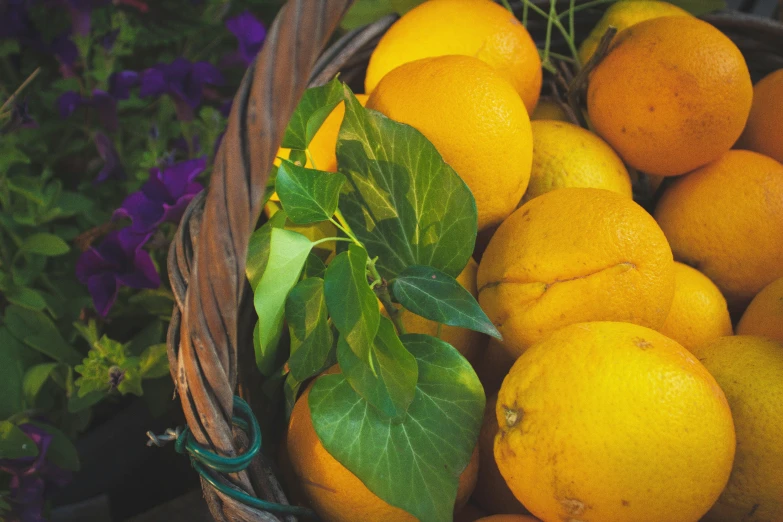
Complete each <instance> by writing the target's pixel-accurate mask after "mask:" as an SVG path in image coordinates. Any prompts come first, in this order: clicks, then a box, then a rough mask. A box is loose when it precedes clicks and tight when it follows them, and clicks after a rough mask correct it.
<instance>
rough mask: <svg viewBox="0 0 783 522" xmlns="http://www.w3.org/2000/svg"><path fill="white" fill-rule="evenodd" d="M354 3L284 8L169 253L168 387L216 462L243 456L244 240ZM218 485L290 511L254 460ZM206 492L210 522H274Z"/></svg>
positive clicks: (294, 2)
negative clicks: (239, 432) (238, 401)
mask: <svg viewBox="0 0 783 522" xmlns="http://www.w3.org/2000/svg"><path fill="white" fill-rule="evenodd" d="M352 1H353V0H290V1H288V2H287V3H286V5H284V6H283V8H282V9H281V11H280V12H279V14H278V16H277V18H276V19H275V21H274V23H273V25H272V27H271V29H270V31H269V33H268V35H267V38H266V42H265V44H264V46H263V48H262V50H261V52H260V53H259V55H258V56H257V57H256V60H255V62H254V64H253V65H251V66H250V68H249V69H248V71H247V72H246V74H245V77H244V78H243V80H242V84H241V85H240V87H239V90H238V92H237V94H236V96H235V97H234V103H233V107H232V109H231V115H230V116H229V119H228V126H227V129H226V133H225V135H224V137H223V140H222V143H221V145H220V148H219V150H218V152H217V154H216V156H215V164H214V169H213V172H212V178H211V181H210V184H209V190H208V194H207V195H206V196H200V197H197V198H194V200H193V201H192V203H191V205H190V206H189V207H188V210H187V211H186V213H185V215H184V216H183V219H182V222H181V225H180V228H179V230H178V231H177V237H176V238H175V240H174V243H173V244H172V247H171V250H170V252H169V263H168V264H169V277H170V279H171V284H172V289H173V291H174V294H175V297H176V301H177V304H176V305H175V307H174V311H173V314H172V322H171V325H170V327H169V338H168V347H169V361H170V364H171V374H172V378H173V379H174V382H175V384H176V387H177V392H178V394H179V396H180V400H181V402H182V408H183V410H184V412H185V418H186V420H187V423H188V426H189V428H190V431H191V432H192V434H193V436H194V437H195V439H196V441H198V443H200V444H202V445H204V446H206V447H209V448H212V449H213V450H214V451H215V452H217V453H218V454H220V455H224V456H229V457H230V456H235V455H237V454H239V453H241V452H242V447H243V441H241V440H240V441H237V440H235V435H236V434H235V432H233V431H232V412H233V397H234V391H235V389H236V387H237V373H238V364H237V361H238V352H239V349H240V348H241V349H242V351H245V350H246V348H247V347H246V346H241V345H242V344H243V343H246V342H247V338H248V337H247V335H246V333H245V332H243V331H241V327H242V326H243V323H244V322H246V321H243V319H245V320H246V319H247V315H248V314H247V313H246V310H247V308H248V307H247V306H242V305H243V303H244V304H247V300H248V299H249V298H252V295H249V294H250V292H249V291H248V289H249V287H248V284H247V279H246V276H245V258H246V255H247V245H248V241H249V238H250V234H251V233H252V232H253V230H254V229H255V227H256V223H257V221H258V218H259V215H260V211H261V198H262V196H263V193H264V189H265V185H266V181H267V177H268V174H269V171H270V170H271V168H272V164H273V159H274V157H275V155H276V153H277V150H278V147H279V145H280V142H281V141H282V136H283V133H284V131H285V128H286V126H287V124H288V120H289V119H290V117H291V115H292V114H293V111H294V109H295V107H296V105H297V103H298V101H299V99H300V97H301V96H302V93H303V92H304V90H305V88H306V87H307V84H308V81H309V79H310V74H311V72H312V71H313V68H314V66H315V64H316V60H317V59H318V57H319V55H320V54H321V52H322V50H323V48H324V46H325V44H326V43H327V40H328V38H329V36H330V35H331V34H332V32H333V31H334V30H335V28H336V27H337V24H338V23H339V21H340V19H341V18H342V16H343V15H344V14H345V12H346V11H347V9H348V7H350V5H351V3H352ZM202 204H203V210H202V207H201V205H202ZM199 243H200V244H199ZM243 309H244V311H243ZM250 309H251V310H252V307H250ZM260 458H263V457H260ZM222 480H227V481H229V482H230V483H231V484H233V485H234V486H235V487H238V488H240V489H241V490H243V491H245V492H246V493H248V494H250V495H254V496H257V497H259V498H266V499H269V500H272V501H274V502H279V503H287V501H286V499H285V495H284V494H283V493H282V490H281V488H280V487H279V485H278V484H277V482H276V480H275V478H274V476H273V475H272V473H271V472H269V470H268V467H267V466H263V465H261V463H259V458H257V459H255V462H254V465H251V467H250V468H249V469H248V470H246V471H243V472H239V473H235V474H231V475H227V476H224V477H223V478H222ZM202 485H203V486H204V493H205V496H206V497H207V501H208V503H209V505H210V511H211V512H212V515H213V517H214V518H215V520H218V521H223V520H226V521H229V520H230V521H247V522H251V521H252V522H257V521H260V520H279V519H278V518H277V517H275V516H274V515H271V514H269V513H264V512H261V511H258V510H255V509H252V508H249V507H247V506H243V505H241V504H238V503H237V502H235V501H233V500H231V499H229V498H228V497H226V496H224V495H222V494H220V493H219V492H217V491H216V490H214V488H212V487H211V486H209V485H207V484H206V483H204V482H203V481H202Z"/></svg>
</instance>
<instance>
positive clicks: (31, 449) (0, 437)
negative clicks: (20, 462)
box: [0, 421, 38, 459]
mask: <svg viewBox="0 0 783 522" xmlns="http://www.w3.org/2000/svg"><path fill="white" fill-rule="evenodd" d="M37 456H38V446H36V445H35V441H33V439H31V438H30V437H28V436H27V435H25V433H24V432H23V431H22V430H21V429H19V427H17V426H16V425H15V424H13V423H12V422H9V421H0V459H17V458H20V457H37Z"/></svg>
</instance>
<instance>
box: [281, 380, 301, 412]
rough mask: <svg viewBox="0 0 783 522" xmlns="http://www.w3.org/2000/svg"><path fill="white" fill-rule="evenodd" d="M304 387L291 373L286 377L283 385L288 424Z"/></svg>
mask: <svg viewBox="0 0 783 522" xmlns="http://www.w3.org/2000/svg"><path fill="white" fill-rule="evenodd" d="M301 387H302V383H301V382H299V381H297V380H296V379H294V376H293V375H291V374H290V373H289V374H288V375H286V378H285V382H284V383H283V396H284V398H285V419H286V423H287V421H288V419H290V418H291V412H292V411H294V405H295V404H296V399H297V397H299V389H300V388H301Z"/></svg>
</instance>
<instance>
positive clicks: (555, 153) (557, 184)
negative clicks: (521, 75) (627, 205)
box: [522, 121, 633, 203]
mask: <svg viewBox="0 0 783 522" xmlns="http://www.w3.org/2000/svg"><path fill="white" fill-rule="evenodd" d="M531 127H532V129H533V168H532V169H531V171H530V182H529V183H528V186H527V191H526V192H525V195H524V196H523V197H522V202H523V203H524V202H526V201H529V200H531V199H533V198H535V197H536V196H540V195H541V194H543V193H545V192H549V191H551V190H555V189H559V188H564V187H592V188H601V189H606V190H611V191H613V192H617V193H618V194H623V195H625V196H627V197H629V198H630V197H632V196H633V193H632V191H631V178H630V177H629V176H628V171H627V170H626V169H625V165H623V160H621V159H620V157H619V156H618V155H617V153H616V152H615V151H613V150H612V148H611V147H610V146H609V145H607V144H606V142H605V141H604V140H602V139H601V138H599V137H598V136H596V135H595V134H593V133H592V132H590V131H588V130H586V129H583V128H582V127H579V126H578V125H574V124H572V123H566V122H563V121H533V122H531Z"/></svg>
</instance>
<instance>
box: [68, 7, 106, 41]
mask: <svg viewBox="0 0 783 522" xmlns="http://www.w3.org/2000/svg"><path fill="white" fill-rule="evenodd" d="M63 3H64V4H65V6H66V7H67V8H68V11H69V12H70V14H71V24H72V25H73V32H74V33H76V34H77V35H79V36H89V35H90V21H91V18H92V10H93V9H97V8H99V7H103V6H105V5H108V4H109V3H110V0H63Z"/></svg>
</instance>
